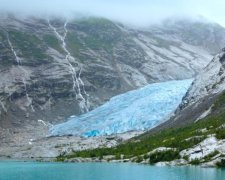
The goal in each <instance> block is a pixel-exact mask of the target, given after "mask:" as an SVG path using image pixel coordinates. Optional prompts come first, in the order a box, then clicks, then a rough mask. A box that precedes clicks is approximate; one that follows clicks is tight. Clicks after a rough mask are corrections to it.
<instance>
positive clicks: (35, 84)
mask: <svg viewBox="0 0 225 180" xmlns="http://www.w3.org/2000/svg"><path fill="white" fill-rule="evenodd" d="M185 22H187V23H188V24H189V26H190V27H191V25H193V26H194V27H195V24H196V23H195V22H189V21H186V20H185V21H183V22H182V23H181V22H180V21H176V22H173V23H175V25H177V26H175V25H173V26H172V25H170V26H168V28H166V26H164V24H163V25H161V26H152V27H149V28H146V29H144V30H140V29H132V28H130V27H127V26H124V25H121V24H119V23H115V22H112V21H109V20H106V19H99V18H87V19H81V20H71V21H68V22H67V21H66V20H63V19H50V20H46V19H40V18H35V17H27V18H16V17H15V16H13V15H3V16H1V19H0V29H1V32H0V37H1V44H0V46H1V50H0V54H1V57H0V58H1V59H0V61H1V67H0V73H1V76H0V77H1V81H0V82H1V84H0V92H1V93H0V99H1V121H0V125H1V126H2V127H5V128H9V127H19V126H21V127H23V125H22V124H36V123H37V120H38V119H40V120H44V121H47V122H50V123H56V122H62V121H64V119H65V118H67V117H69V116H71V115H73V114H76V115H78V114H81V113H85V112H87V111H88V110H91V109H94V108H95V107H97V106H99V105H101V104H103V103H104V102H106V101H107V100H108V99H110V98H111V97H113V96H115V95H118V94H120V93H124V92H127V91H128V90H132V89H136V88H137V87H141V86H144V85H147V84H148V83H153V82H161V81H168V80H179V79H188V78H192V77H193V76H194V75H196V73H197V72H199V71H200V70H201V69H202V68H203V67H205V66H206V65H207V63H208V62H209V61H210V59H211V57H212V54H214V53H215V48H214V47H206V46H205V44H199V43H196V42H195V41H193V39H195V40H197V39H198V37H199V38H200V36H196V31H195V30H196V29H193V31H191V29H190V30H189V31H188V33H185V38H183V37H182V36H181V34H182V32H183V31H184V30H185V31H186V26H185ZM198 26H199V28H197V29H198V31H200V32H201V31H202V32H204V33H203V34H204V37H202V36H201V39H202V38H205V40H206V42H207V41H210V42H211V41H212V40H213V42H215V46H220V43H219V40H221V39H218V38H217V32H218V31H219V33H221V34H223V33H224V34H225V30H224V29H223V28H222V27H221V26H219V25H217V24H208V23H204V22H203V23H198ZM172 27H173V28H172ZM206 27H207V28H206ZM208 29H210V31H209V30H208ZM169 30H171V31H169ZM178 32H179V33H178ZM176 34H178V35H176ZM209 35H210V39H208V38H207V37H208V36H209ZM199 41H200V40H199ZM208 44H209V43H208ZM220 48H221V47H220ZM62 109H64V110H63V111H62Z"/></svg>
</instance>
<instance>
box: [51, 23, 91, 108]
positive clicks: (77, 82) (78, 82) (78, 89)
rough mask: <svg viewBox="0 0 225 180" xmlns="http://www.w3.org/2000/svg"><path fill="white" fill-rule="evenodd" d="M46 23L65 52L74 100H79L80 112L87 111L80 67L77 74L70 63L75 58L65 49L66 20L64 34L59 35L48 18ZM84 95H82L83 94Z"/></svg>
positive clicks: (87, 105)
mask: <svg viewBox="0 0 225 180" xmlns="http://www.w3.org/2000/svg"><path fill="white" fill-rule="evenodd" d="M48 25H49V27H50V29H52V30H53V31H54V34H55V35H56V37H57V39H59V40H60V41H61V47H62V49H63V50H64V52H65V53H66V56H65V60H66V62H67V65H68V71H69V72H70V74H71V76H72V80H73V92H74V93H75V95H76V100H78V102H79V107H80V109H81V111H82V112H88V111H89V101H88V94H87V93H86V91H85V88H84V82H83V81H82V79H81V77H80V76H81V72H82V67H79V73H78V76H77V72H76V69H75V67H74V66H73V65H72V64H71V62H76V60H75V58H74V57H73V56H72V55H71V53H70V52H69V50H68V49H67V44H66V41H65V40H66V37H67V33H68V30H67V21H66V22H65V23H64V26H63V29H64V34H63V35H60V34H59V32H58V31H57V29H56V28H55V27H54V26H53V25H51V22H50V20H48ZM83 95H84V96H85V97H86V98H85V97H84V96H83Z"/></svg>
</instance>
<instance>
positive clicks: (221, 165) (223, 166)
mask: <svg viewBox="0 0 225 180" xmlns="http://www.w3.org/2000/svg"><path fill="white" fill-rule="evenodd" d="M216 166H217V167H221V168H225V159H221V161H220V162H217V163H216Z"/></svg>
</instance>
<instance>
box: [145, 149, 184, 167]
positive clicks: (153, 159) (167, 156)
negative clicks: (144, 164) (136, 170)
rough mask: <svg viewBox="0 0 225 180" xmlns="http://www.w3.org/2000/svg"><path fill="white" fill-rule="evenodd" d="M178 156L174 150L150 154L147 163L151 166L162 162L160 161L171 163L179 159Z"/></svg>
mask: <svg viewBox="0 0 225 180" xmlns="http://www.w3.org/2000/svg"><path fill="white" fill-rule="evenodd" d="M179 158H180V155H179V152H178V151H175V150H166V151H159V152H155V153H152V154H150V156H149V161H150V163H151V164H154V163H157V162H162V161H172V160H175V159H179Z"/></svg>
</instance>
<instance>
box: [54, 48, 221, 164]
mask: <svg viewBox="0 0 225 180" xmlns="http://www.w3.org/2000/svg"><path fill="white" fill-rule="evenodd" d="M224 79H225V52H224V49H223V50H222V51H221V52H219V53H218V54H217V55H216V56H215V57H214V58H213V60H212V61H211V62H210V63H209V64H208V65H207V66H206V67H205V68H204V69H203V71H202V72H201V73H199V75H197V76H196V78H195V80H194V81H193V83H192V85H191V87H190V88H189V90H188V91H187V93H186V96H185V97H184V98H183V101H182V103H181V104H180V106H179V108H178V109H177V110H176V112H175V114H174V116H173V117H171V119H170V120H168V121H166V122H165V123H162V124H161V125H159V126H157V127H156V128H155V129H153V130H150V131H149V132H146V133H144V134H142V135H140V136H137V137H135V138H133V139H130V140H129V141H126V142H124V143H121V144H120V145H118V146H116V147H111V148H96V149H93V150H83V151H75V152H72V153H69V154H64V155H59V156H58V157H57V160H58V161H66V162H76V161H86V160H87V158H89V160H90V159H91V160H92V161H99V160H100V161H103V162H104V161H112V162H137V163H144V164H157V165H160V166H162V165H187V164H191V165H201V166H202V167H225V159H224V153H225V119H224V117H225V111H224V110H225V82H224ZM109 157H110V158H109Z"/></svg>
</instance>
